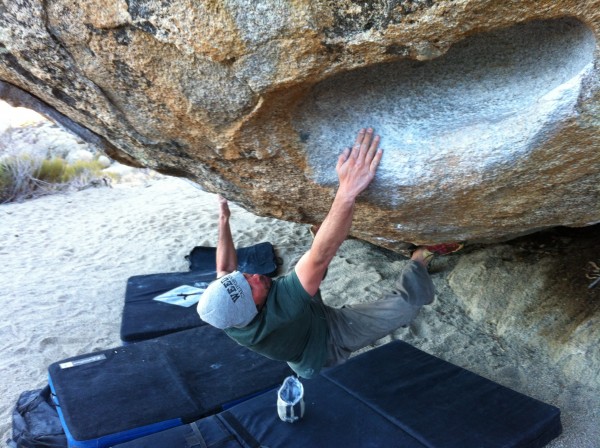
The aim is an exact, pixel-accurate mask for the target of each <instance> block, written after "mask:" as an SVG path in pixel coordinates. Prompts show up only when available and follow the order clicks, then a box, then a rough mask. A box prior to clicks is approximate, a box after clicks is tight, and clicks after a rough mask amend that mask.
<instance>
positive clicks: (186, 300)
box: [154, 285, 206, 308]
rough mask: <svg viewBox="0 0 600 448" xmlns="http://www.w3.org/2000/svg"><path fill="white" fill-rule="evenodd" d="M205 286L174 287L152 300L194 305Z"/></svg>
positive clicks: (171, 303) (179, 304) (184, 305)
mask: <svg viewBox="0 0 600 448" xmlns="http://www.w3.org/2000/svg"><path fill="white" fill-rule="evenodd" d="M205 289H206V288H197V287H195V286H188V285H182V286H178V287H177V288H175V289H171V290H170V291H167V292H165V293H163V294H161V295H159V296H156V297H155V298H154V300H158V301H159V302H165V303H168V304H170V305H177V306H183V307H186V308H188V307H190V306H192V305H195V304H196V303H198V301H199V300H200V296H202V293H203V292H204V290H205Z"/></svg>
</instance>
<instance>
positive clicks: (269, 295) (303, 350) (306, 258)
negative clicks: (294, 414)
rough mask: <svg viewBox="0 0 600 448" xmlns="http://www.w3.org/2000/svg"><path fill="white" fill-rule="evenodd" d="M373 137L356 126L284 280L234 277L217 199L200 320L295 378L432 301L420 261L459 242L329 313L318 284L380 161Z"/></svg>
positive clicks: (431, 250) (427, 252) (224, 214)
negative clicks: (210, 277)
mask: <svg viewBox="0 0 600 448" xmlns="http://www.w3.org/2000/svg"><path fill="white" fill-rule="evenodd" d="M379 140H380V138H379V136H373V130H372V129H361V130H360V131H359V133H358V135H357V137H356V141H355V142H354V146H353V147H352V148H346V149H345V150H344V152H343V153H342V154H341V155H340V156H339V158H338V161H337V166H336V172H337V175H338V180H339V187H338V190H337V193H336V195H335V198H334V200H333V204H332V205H331V209H330V210H329V213H328V214H327V216H326V218H325V220H324V221H323V223H322V224H321V226H320V227H319V229H318V232H316V233H315V236H314V240H313V243H312V245H311V248H310V249H309V250H308V251H307V252H306V253H305V254H304V255H303V256H302V257H301V258H300V260H299V261H298V263H297V264H296V266H295V267H294V269H293V270H292V271H291V272H290V273H288V274H287V275H285V276H283V277H280V278H277V279H276V280H273V281H272V280H271V278H269V277H267V276H264V275H259V274H253V275H251V274H247V273H242V272H238V271H237V270H236V269H237V256H236V252H235V246H234V244H233V238H232V235H231V229H230V226H229V217H230V211H229V207H228V205H227V201H226V200H225V199H223V198H220V216H219V241H218V244H217V277H218V278H217V280H215V281H214V282H213V283H211V284H210V286H209V287H208V288H207V289H206V291H205V292H204V294H203V295H202V297H201V299H200V301H199V302H198V313H199V314H200V317H201V318H202V320H204V321H205V322H207V323H209V324H211V325H213V326H215V327H217V328H221V329H223V330H224V331H225V332H226V333H227V335H228V336H229V337H231V338H232V339H234V340H235V341H236V342H238V343H239V344H241V345H243V346H246V347H248V348H250V349H251V350H253V351H255V352H257V353H260V354H262V355H264V356H266V357H268V358H271V359H276V360H280V361H286V362H287V363H288V364H289V366H290V367H291V368H292V369H293V370H294V371H295V372H296V373H297V374H298V375H299V376H301V377H304V378H310V377H312V376H314V375H316V374H317V373H318V372H319V371H320V370H321V368H323V367H331V366H334V365H337V364H340V363H342V362H344V361H345V360H346V359H347V358H348V357H349V356H350V354H351V353H352V352H353V351H356V350H358V349H360V348H362V347H365V346H367V345H370V344H372V343H374V342H375V341H377V340H378V339H380V338H382V337H384V336H386V335H388V334H390V333H392V332H393V331H395V330H396V329H398V328H400V327H402V326H405V325H408V324H409V323H410V322H411V321H412V320H413V319H414V318H415V316H416V315H417V314H418V312H419V310H420V309H421V307H422V306H423V305H427V304H430V303H431V302H432V301H433V298H434V288H433V283H432V282H431V279H430V277H429V274H428V272H427V264H428V263H429V261H430V260H431V258H432V257H433V256H434V254H447V253H450V252H454V251H456V250H458V249H460V247H462V246H461V245H460V244H458V243H450V244H442V245H438V246H428V247H418V248H417V249H416V250H415V251H414V252H413V254H412V257H411V260H410V261H409V262H408V263H407V264H406V265H405V266H404V268H403V270H402V272H400V276H399V279H398V281H397V283H396V290H394V291H391V292H390V294H388V295H386V296H384V297H382V298H381V299H380V300H378V301H375V302H371V303H364V304H358V305H351V306H345V307H343V308H339V309H338V308H332V307H329V306H327V305H325V304H324V303H323V301H322V299H321V294H320V291H319V286H320V285H321V281H322V280H323V277H324V275H325V273H326V271H327V267H328V266H329V263H330V262H331V260H332V259H333V257H334V255H335V254H336V252H337V250H338V249H339V247H340V246H341V244H342V242H343V241H344V240H345V239H346V237H347V236H348V234H349V232H350V227H351V225H352V218H353V214H354V204H355V201H356V198H357V196H358V195H359V194H360V193H361V192H362V191H364V190H365V189H366V188H367V187H368V186H369V184H370V183H371V182H372V180H373V178H374V177H375V172H376V171H377V167H378V166H379V162H380V161H381V157H382V154H383V153H382V150H381V149H379Z"/></svg>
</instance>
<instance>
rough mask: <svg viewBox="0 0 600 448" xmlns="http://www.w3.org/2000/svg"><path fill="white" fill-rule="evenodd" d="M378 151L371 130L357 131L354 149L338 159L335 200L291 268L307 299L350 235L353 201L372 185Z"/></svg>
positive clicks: (315, 290) (314, 291)
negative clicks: (306, 247)
mask: <svg viewBox="0 0 600 448" xmlns="http://www.w3.org/2000/svg"><path fill="white" fill-rule="evenodd" d="M378 147H379V136H375V137H373V130H372V129H366V130H365V129H361V130H360V132H359V133H358V135H357V137H356V141H355V142H354V146H353V147H352V148H346V149H345V150H344V152H343V153H342V154H341V155H340V156H339V158H338V162H337V166H336V172H337V175H338V179H339V187H338V190H337V193H336V195H335V199H334V200H333V204H332V205H331V209H330V210H329V213H328V214H327V217H326V218H325V220H324V221H323V223H322V224H321V227H320V228H319V231H318V232H317V234H316V235H315V239H314V241H313V244H312V246H311V248H310V250H309V251H308V252H306V253H305V254H304V255H303V256H302V257H301V258H300V260H299V261H298V263H297V264H296V267H295V270H296V275H297V276H298V279H299V280H300V283H301V284H302V287H303V288H304V289H305V290H306V292H308V293H309V294H310V295H314V294H316V293H317V291H318V289H319V286H320V285H321V281H322V280H323V276H324V275H325V271H326V270H327V267H328V266H329V263H331V260H332V259H333V257H334V255H335V254H336V252H337V250H338V249H339V247H340V246H341V245H342V243H343V242H344V240H345V239H346V237H347V236H348V233H349V232H350V227H351V226H352V218H353V216H354V203H355V201H356V198H357V196H358V195H359V194H360V193H361V192H362V191H364V190H365V189H366V188H367V187H368V186H369V184H370V183H371V182H372V181H373V179H374V177H375V172H376V171H377V167H378V166H379V162H380V161H381V157H382V155H383V152H382V151H381V149H378Z"/></svg>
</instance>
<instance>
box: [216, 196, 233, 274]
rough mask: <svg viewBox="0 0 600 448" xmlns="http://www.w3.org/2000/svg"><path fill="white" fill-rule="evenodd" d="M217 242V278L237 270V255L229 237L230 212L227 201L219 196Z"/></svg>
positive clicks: (231, 238)
mask: <svg viewBox="0 0 600 448" xmlns="http://www.w3.org/2000/svg"><path fill="white" fill-rule="evenodd" d="M219 208H220V209H219V240H218V242H217V278H219V277H222V276H224V275H227V274H229V273H230V272H233V271H235V270H236V269H237V264H238V262H237V253H236V252H235V245H234V244H233V237H232V236H231V228H230V226H229V218H230V216H231V211H230V210H229V204H228V203H227V199H225V198H223V197H221V196H219Z"/></svg>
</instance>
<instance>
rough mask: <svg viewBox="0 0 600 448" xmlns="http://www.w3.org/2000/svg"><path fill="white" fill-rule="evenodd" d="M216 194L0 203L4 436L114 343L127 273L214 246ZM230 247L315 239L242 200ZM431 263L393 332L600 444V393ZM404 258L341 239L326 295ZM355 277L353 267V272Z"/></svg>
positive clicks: (148, 188)
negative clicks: (69, 366)
mask: <svg viewBox="0 0 600 448" xmlns="http://www.w3.org/2000/svg"><path fill="white" fill-rule="evenodd" d="M216 204H217V203H216V198H215V196H214V195H211V194H208V193H205V192H202V191H200V190H199V189H197V188H195V187H194V186H192V185H191V184H189V183H186V182H185V181H182V180H179V179H170V178H163V179H153V180H151V181H148V183H142V184H129V185H117V186H115V187H114V188H112V189H109V188H99V189H88V190H84V191H81V192H74V193H68V194H61V195H56V196H49V197H44V198H39V199H36V200H32V201H28V202H25V203H22V204H6V205H1V206H0V223H1V224H0V270H1V275H0V290H1V291H2V295H1V296H0V297H1V299H0V300H1V306H0V335H1V336H2V337H1V338H0V372H1V375H2V381H1V382H0V400H1V404H0V437H1V438H2V443H4V441H5V440H7V439H8V438H9V437H10V431H11V421H10V419H11V412H12V409H13V407H14V404H15V402H16V399H17V397H18V395H19V394H20V393H21V392H22V391H24V390H30V389H36V388H41V387H43V386H44V385H46V384H47V370H46V369H47V367H48V365H49V364H51V363H52V362H55V361H58V360H61V359H63V358H66V357H70V356H74V355H79V354H84V353H89V352H92V351H95V350H102V349H106V348H110V347H112V346H118V345H120V339H119V329H120V321H121V309H122V305H123V297H124V293H125V285H126V281H127V279H128V278H129V277H130V276H133V275H140V274H150V273H159V272H177V271H186V270H187V269H188V265H187V261H186V260H185V259H184V256H185V255H186V254H187V253H189V251H190V250H191V248H193V247H194V246H196V245H214V244H215V243H216V237H217V234H216V228H215V225H214V223H215V220H216V217H217V205H216ZM232 209H233V220H232V227H233V233H234V238H235V240H236V242H237V244H239V245H241V246H244V245H250V244H254V243H256V242H259V241H270V242H272V243H273V244H274V245H275V247H276V250H277V252H278V255H279V256H280V257H281V258H282V259H283V260H284V265H283V266H282V269H281V271H282V272H285V271H287V270H288V269H290V267H291V266H293V264H294V262H295V261H296V260H297V259H298V258H299V257H300V255H301V254H302V253H303V251H305V250H306V249H307V248H308V247H309V244H310V242H311V237H310V234H309V231H308V227H307V226H303V225H297V224H290V223H285V222H280V221H275V220H271V219H267V218H261V217H256V216H254V215H252V214H250V213H248V212H245V211H244V210H242V209H239V208H237V207H232ZM460 257H461V255H455V256H452V257H449V258H447V259H444V260H439V261H438V262H436V263H437V264H436V269H435V272H434V273H433V274H432V276H433V279H434V283H435V284H436V288H437V293H438V294H437V300H436V302H435V303H434V305H432V306H430V307H427V308H426V309H424V310H423V312H422V313H421V314H420V315H419V317H418V318H417V319H416V320H415V322H414V323H413V324H412V325H411V326H410V327H409V328H406V329H402V330H400V331H398V332H397V333H396V334H394V335H392V336H390V337H388V338H386V340H383V341H381V342H382V343H384V342H386V341H388V340H389V339H390V338H400V339H403V340H406V341H408V342H409V343H412V344H414V345H415V346H417V347H419V348H421V349H423V350H425V351H428V352H430V353H432V354H435V355H437V356H439V357H441V358H444V359H447V360H449V361H451V362H454V363H455V364H458V365H461V366H463V367H466V368H468V369H470V370H472V371H475V372H477V373H479V374H481V375H483V376H486V377H488V378H491V379H493V380H495V381H497V382H499V383H501V384H504V385H506V386H508V387H511V388H513V389H516V390H518V391H520V392H523V393H526V394H528V395H530V396H533V397H535V398H538V399H540V400H543V401H546V402H548V403H551V404H554V405H556V406H559V407H560V408H561V410H562V419H563V425H564V434H563V435H562V436H561V437H560V438H558V439H557V440H555V441H554V442H553V443H552V444H551V445H549V446H551V447H553V448H558V447H572V448H594V447H600V394H599V393H598V390H595V389H593V388H591V387H590V386H586V385H583V384H582V383H579V382H577V381H572V380H569V379H567V378H565V377H564V375H563V374H562V372H561V371H559V370H558V369H556V368H555V367H554V366H553V365H552V363H551V362H548V360H546V359H544V358H543V357H541V356H540V355H538V354H536V353H535V351H532V350H531V349H528V348H525V347H519V346H514V344H508V343H506V341H503V340H502V339H501V338H499V337H497V336H494V335H492V334H490V333H489V332H488V331H486V328H485V326H482V325H478V324H477V323H476V322H474V321H472V320H471V319H469V317H468V316H467V314H466V313H465V312H464V311H463V310H462V308H461V302H460V299H459V298H458V297H457V296H456V295H455V294H454V292H453V291H452V289H451V288H450V287H449V284H448V280H447V273H448V272H449V271H451V269H452V267H453V266H455V265H456V263H457V262H458V260H460ZM405 262H406V260H405V259H404V258H403V257H402V256H400V255H397V254H393V253H390V252H387V251H382V250H379V249H376V248H374V247H373V246H371V245H369V244H367V243H364V242H360V241H357V240H348V241H346V242H345V243H344V244H343V246H342V248H341V249H340V251H339V254H338V256H337V257H336V259H335V260H334V262H333V264H332V265H331V267H330V270H329V274H328V278H327V280H326V282H325V284H324V285H323V288H322V289H323V297H324V299H325V301H326V302H328V303H329V304H330V305H334V306H338V305H342V304H344V303H351V302H357V301H363V300H372V299H374V298H375V297H376V296H377V294H378V293H380V292H382V291H383V290H385V289H386V288H389V287H390V286H391V285H392V284H393V282H394V277H395V275H396V274H397V272H398V271H399V269H400V267H401V266H402V264H403V263H405ZM357 273H358V274H360V275H357Z"/></svg>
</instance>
